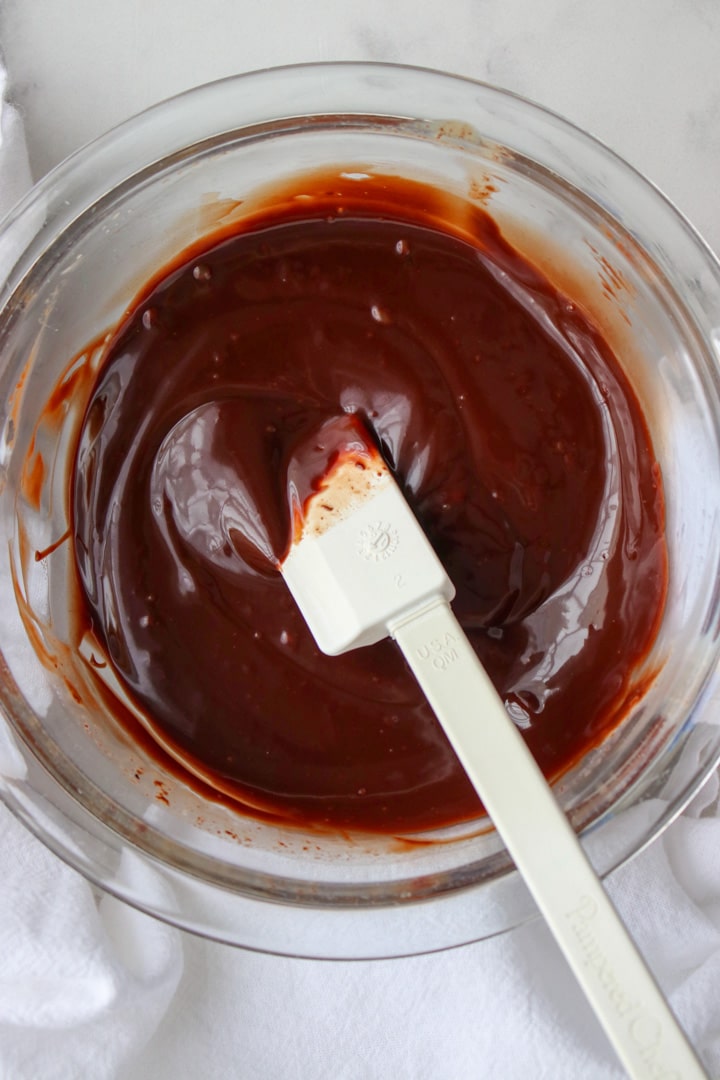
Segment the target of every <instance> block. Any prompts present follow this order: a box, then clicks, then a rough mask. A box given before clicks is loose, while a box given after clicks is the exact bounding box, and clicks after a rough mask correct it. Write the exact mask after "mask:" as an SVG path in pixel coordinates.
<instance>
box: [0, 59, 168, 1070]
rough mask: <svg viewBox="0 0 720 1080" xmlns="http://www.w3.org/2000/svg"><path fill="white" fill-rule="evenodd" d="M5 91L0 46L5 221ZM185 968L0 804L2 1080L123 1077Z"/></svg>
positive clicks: (20, 146) (12, 150)
mask: <svg viewBox="0 0 720 1080" xmlns="http://www.w3.org/2000/svg"><path fill="white" fill-rule="evenodd" d="M6 91H7V74H6V69H5V65H4V63H3V60H2V56H1V55H0V218H2V217H4V216H5V214H6V213H7V211H8V210H9V209H10V208H11V207H12V205H13V204H14V203H15V202H16V201H17V199H19V198H20V196H21V195H22V194H23V193H24V192H25V191H26V190H27V189H28V188H29V186H30V169H29V165H28V157H27V152H26V147H25V140H24V135H23V127H22V120H21V116H20V114H19V112H18V110H17V109H16V108H15V107H13V106H12V105H11V104H9V103H8V101H7V100H6ZM1 722H2V721H1V720H0V723H1ZM16 757H17V754H16V752H15V757H13V747H12V745H11V743H9V742H7V741H6V740H4V739H3V737H2V732H0V759H2V762H3V770H4V773H5V775H10V776H12V775H15V772H14V770H15V771H16V770H17V768H19V767H20V765H21V762H20V761H17V762H16V761H15V758H16ZM181 972H182V946H181V935H180V933H179V932H178V931H177V930H173V929H171V928H170V927H168V926H165V925H163V924H162V923H160V922H158V921H156V920H155V919H151V918H150V917H149V916H147V915H143V914H142V913H140V912H138V911H134V910H132V909H131V908H129V907H128V906H127V905H125V904H121V903H120V902H119V901H116V900H114V899H113V898H112V897H109V896H108V897H104V898H102V899H101V898H99V897H98V896H97V895H96V893H95V891H94V890H93V889H92V887H91V886H90V885H89V884H88V882H86V881H85V880H84V879H83V878H82V877H81V876H80V875H79V874H78V873H76V872H75V871H74V870H72V869H70V868H69V867H68V866H65V865H64V864H63V863H62V862H60V860H59V859H57V858H56V857H55V856H54V855H53V854H52V853H51V852H50V851H48V850H47V849H46V848H45V847H44V846H43V845H42V844H41V843H40V842H39V841H38V840H36V839H35V838H34V837H33V836H31V835H30V833H29V832H28V831H27V830H26V829H25V828H24V827H23V826H22V825H21V824H20V823H19V822H18V821H16V819H15V818H14V816H13V815H12V814H11V813H10V811H9V810H8V809H7V808H6V807H5V806H4V805H3V804H2V803H0V1077H2V1080H81V1078H82V1080H84V1078H88V1080H90V1078H92V1080H115V1077H116V1076H117V1075H118V1071H119V1069H120V1068H121V1066H122V1065H123V1063H124V1062H125V1061H127V1060H128V1059H129V1058H130V1057H131V1056H134V1055H137V1053H138V1050H139V1049H140V1048H141V1047H142V1046H143V1045H144V1043H145V1042H146V1041H147V1040H148V1039H149V1037H150V1036H151V1035H152V1034H153V1032H154V1031H155V1029H156V1027H157V1025H158V1023H159V1021H160V1020H161V1018H162V1016H163V1015H164V1013H165V1011H166V1010H167V1007H168V1005H169V1004H170V1002H171V1000H172V998H173V995H174V993H175V990H176V987H177V985H178V982H179V979H180V975H181Z"/></svg>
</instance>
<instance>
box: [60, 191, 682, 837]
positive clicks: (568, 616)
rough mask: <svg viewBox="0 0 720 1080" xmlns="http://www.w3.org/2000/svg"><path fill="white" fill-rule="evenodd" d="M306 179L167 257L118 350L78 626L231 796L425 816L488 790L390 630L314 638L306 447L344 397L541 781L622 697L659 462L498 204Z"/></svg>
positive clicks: (80, 453) (617, 382)
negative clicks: (499, 215) (303, 573)
mask: <svg viewBox="0 0 720 1080" xmlns="http://www.w3.org/2000/svg"><path fill="white" fill-rule="evenodd" d="M302 190H303V193H304V197H303V198H302V199H281V200H277V201H273V200H268V202H267V205H266V206H264V207H262V208H261V209H259V210H256V212H255V213H254V214H249V215H248V216H247V218H246V219H245V220H244V221H242V220H241V221H240V222H239V223H238V224H237V225H236V226H235V227H234V228H233V229H226V230H225V231H224V232H223V233H219V234H217V235H215V236H213V237H210V238H208V239H207V240H206V241H204V242H203V244H200V245H197V246H196V247H195V248H194V249H193V250H192V251H189V252H186V253H185V254H184V255H182V256H179V257H178V258H177V259H176V260H175V261H174V262H173V263H172V265H169V266H167V267H165V268H163V270H162V271H161V272H159V273H158V274H157V275H156V277H155V278H154V280H153V281H152V282H150V283H149V284H148V285H147V287H146V288H145V289H144V290H143V292H142V293H141V295H140V296H139V298H138V299H137V302H136V303H135V304H134V305H133V308H132V310H131V311H129V312H128V314H127V316H126V318H125V319H124V321H123V322H122V324H121V325H120V327H119V328H118V329H117V331H116V332H115V334H114V336H113V338H112V340H111V341H110V343H109V345H108V347H107V350H106V356H105V358H104V362H103V365H102V368H101V371H100V374H99V376H98V380H97V384H96V386H95V388H94V392H93V394H92V397H91V401H90V404H89V407H88V410H87V413H86V416H85V420H84V423H83V428H82V432H81V435H80V439H79V443H78V450H77V455H76V463H75V470H74V477H73V530H74V549H75V555H76V562H77V567H78V572H79V576H80V581H81V584H82V588H83V591H84V602H85V605H86V611H85V614H84V618H86V620H87V623H88V625H89V626H90V627H91V628H92V631H93V633H94V634H95V635H96V637H97V638H98V640H100V641H101V642H102V643H104V646H105V648H106V651H107V656H108V658H109V659H110V662H111V664H112V666H113V668H114V669H115V672H116V673H117V675H118V677H119V678H120V680H121V682H122V684H123V686H124V688H125V689H126V690H127V692H128V694H129V695H130V698H131V700H132V701H133V702H134V704H135V706H136V707H137V710H139V712H140V713H141V714H142V715H143V716H145V717H146V718H147V722H148V726H149V727H150V728H151V729H152V730H154V731H155V732H157V734H158V737H159V739H160V741H161V742H162V743H163V744H164V745H165V746H166V747H169V748H170V749H171V752H172V754H173V756H174V757H175V758H176V759H177V760H179V761H182V762H185V763H186V765H187V767H188V769H189V770H190V772H194V771H198V772H200V773H201V774H202V775H203V776H204V777H205V778H206V779H209V780H210V782H211V783H212V785H213V786H214V787H215V788H216V789H217V791H218V792H222V794H223V796H224V797H227V796H230V797H232V798H235V799H237V800H238V802H239V803H242V804H245V805H246V806H249V807H251V808H252V809H253V812H255V813H260V814H266V815H271V816H272V817H275V818H279V819H284V820H286V821H288V822H298V823H312V824H322V825H329V826H331V827H338V828H342V829H348V828H350V829H369V830H375V831H382V832H392V831H396V832H397V831H404V832H407V831H412V830H423V829H427V828H432V827H436V826H442V825H446V824H449V823H452V822H457V821H462V820H467V819H469V818H472V817H473V816H475V815H476V814H477V813H478V808H479V807H478V801H477V796H476V795H475V793H474V791H473V790H472V788H471V786H470V784H469V783H468V781H467V779H466V778H465V776H464V774H463V771H462V769H461V767H460V765H459V763H458V761H457V759H456V758H455V755H454V754H453V752H452V750H451V749H450V747H449V745H448V744H447V742H446V740H445V738H444V735H443V733H442V731H441V729H440V727H439V724H438V723H437V721H436V720H435V718H434V716H433V714H432V712H431V710H430V708H429V707H428V705H427V704H426V702H425V701H424V699H423V697H422V694H421V692H420V690H419V689H418V687H417V685H416V684H415V682H414V680H413V678H412V676H411V674H410V673H409V671H408V669H407V668H406V666H405V663H404V661H403V659H402V657H401V655H400V653H399V651H398V650H397V649H396V647H395V645H394V644H393V643H392V642H391V641H385V642H382V643H380V644H377V645H374V646H371V647H369V648H365V649H358V650H355V651H354V652H351V653H348V654H345V655H343V656H340V657H327V656H324V655H322V654H321V653H320V652H319V651H318V649H317V648H316V646H315V644H314V642H313V640H312V638H311V636H310V634H309V632H308V631H307V629H306V627H305V625H304V623H303V621H302V618H301V616H300V614H299V612H298V611H297V609H296V608H295V605H294V602H293V600H292V598H291V597H290V595H289V593H288V591H287V589H286V587H285V585H284V583H283V580H282V578H281V576H280V574H279V573H278V570H277V565H278V562H279V561H280V560H281V559H282V558H283V556H284V555H285V553H286V552H287V549H288V545H289V543H290V540H291V529H292V521H291V511H290V505H289V500H288V492H287V469H288V463H289V462H290V461H291V460H292V458H293V451H294V448H295V447H296V446H298V444H299V443H301V442H305V441H306V440H307V439H308V438H311V437H312V435H313V432H314V431H316V430H318V431H319V430H320V429H321V428H322V425H323V424H324V423H325V422H326V421H327V420H328V419H330V418H332V417H333V416H337V415H338V414H339V413H342V412H349V413H357V414H359V416H360V418H361V419H362V421H363V423H364V424H365V425H366V426H367V427H368V428H369V430H370V431H371V432H372V433H373V435H374V438H375V440H376V441H377V445H378V447H379V448H380V450H381V452H382V454H383V456H384V457H385V459H386V460H387V462H388V464H389V465H390V467H391V469H392V470H393V472H394V473H395V475H396V477H397V478H398V480H399V482H400V483H401V485H402V488H403V491H404V492H405V494H406V496H407V499H408V500H409V502H410V504H411V506H412V508H413V510H414V511H415V513H416V515H417V517H418V518H419V520H420V522H421V524H422V525H423V527H424V529H425V531H426V533H427V535H428V537H429V538H430V540H431V542H432V543H433V545H434V546H435V549H436V551H437V553H438V555H439V556H440V558H441V559H442V561H443V562H444V564H445V566H446V569H447V570H448V572H449V574H450V576H451V578H452V580H453V582H454V584H455V586H456V589H457V598H456V600H455V603H454V610H455V612H456V614H457V616H458V618H459V619H460V621H461V623H462V625H463V626H464V628H465V630H466V632H467V633H468V635H469V637H470V640H471V641H472V644H473V646H474V648H475V649H476V650H477V652H478V655H479V657H480V659H481V661H482V663H483V664H484V665H485V667H486V668H487V670H488V672H489V673H490V675H491V678H492V679H493V682H494V684H495V686H496V688H497V689H498V691H499V693H500V694H501V696H502V698H503V699H504V701H505V703H506V707H507V708H508V710H509V712H510V714H511V716H512V717H513V719H514V720H515V721H516V723H517V724H518V725H519V726H520V728H521V730H522V732H523V734H524V735H525V737H526V739H527V741H528V743H529V745H530V747H531V749H532V751H533V753H534V754H535V756H536V758H537V759H538V761H539V763H540V765H541V766H542V768H543V770H544V772H545V773H546V775H548V776H549V777H553V776H556V775H558V774H560V773H561V772H562V771H563V770H564V769H566V768H568V767H569V766H570V765H571V764H572V763H573V762H574V761H576V760H577V759H578V757H579V756H581V755H582V753H583V752H584V750H586V749H587V748H588V747H589V746H592V745H594V744H597V743H598V742H599V741H600V740H601V739H602V738H603V737H604V735H606V734H607V733H608V732H609V731H610V730H612V729H613V727H614V726H615V725H616V724H617V722H618V721H619V719H620V718H621V717H622V716H623V714H624V713H625V711H626V710H627V708H628V702H629V700H630V699H631V697H632V694H633V692H634V690H635V688H636V673H637V671H638V666H639V664H640V662H641V660H642V659H643V657H644V656H645V655H646V653H647V651H648V649H649V647H650V645H651V643H652V640H653V637H654V634H655V630H656V628H657V625H658V621H659V618H660V615H661V612H662V605H663V600H664V595H665V587H666V573H667V569H666V563H667V560H666V550H665V544H664V536H663V525H664V523H663V498H662V486H661V481H660V475H659V470H658V467H657V464H656V462H655V459H654V456H653V451H652V445H651V440H650V437H649V433H648V429H647V425H646V423H645V420H644V417H643V414H642V411H641V408H640V406H639V403H638V401H637V399H636V397H635V395H634V393H633V390H632V388H631V386H630V384H629V382H628V379H627V378H626V376H625V374H624V373H623V370H622V367H621V365H620V364H619V363H618V360H617V358H616V357H615V355H614V354H613V352H612V350H611V349H610V347H609V346H608V344H607V343H606V341H605V340H604V338H603V336H602V335H601V334H600V332H599V331H598V329H597V328H596V326H595V325H594V324H593V322H592V320H591V319H590V318H589V317H588V316H587V315H586V314H585V313H584V311H583V307H582V303H578V302H577V298H573V299H570V298H568V297H567V296H564V295H562V294H561V293H559V292H558V291H557V290H556V289H555V288H554V287H553V286H552V285H551V284H550V283H549V282H548V281H547V280H546V279H545V278H544V277H543V276H542V275H541V274H540V273H539V271H538V270H536V269H535V268H534V267H533V266H532V265H531V263H530V262H528V261H527V260H525V259H524V258H523V257H522V256H521V255H520V254H519V253H518V252H517V251H515V250H514V249H513V248H511V247H510V246H509V245H508V243H507V242H506V241H505V240H504V239H503V237H502V234H501V232H500V230H499V229H498V228H497V226H496V225H495V224H494V222H493V221H492V219H491V218H490V217H489V216H488V214H487V213H486V212H485V211H483V210H482V209H481V208H479V207H477V206H474V205H472V204H470V203H469V202H467V203H463V206H464V210H463V215H462V221H460V220H450V219H449V218H448V219H445V218H444V217H443V214H442V213H441V212H440V209H441V204H440V201H439V200H438V198H437V197H436V196H435V195H434V194H433V193H432V190H431V189H430V188H428V187H426V186H425V185H422V184H418V183H413V182H411V181H407V180H401V179H397V178H394V179H393V178H388V177H380V176H376V177H374V178H372V180H368V181H367V182H366V183H364V184H363V183H358V182H357V180H352V179H347V178H343V177H342V176H335V177H334V179H333V180H332V182H330V180H329V179H328V177H327V176H325V177H318V179H317V181H316V183H315V185H314V187H313V186H310V188H308V185H307V183H306V184H305V186H304V187H303V189H302ZM306 479H307V483H308V485H309V487H312V483H313V480H314V478H313V477H308V478H306ZM478 723H482V716H478Z"/></svg>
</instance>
